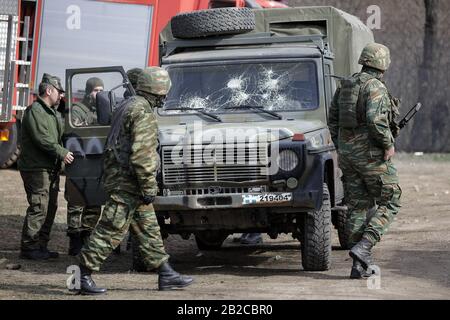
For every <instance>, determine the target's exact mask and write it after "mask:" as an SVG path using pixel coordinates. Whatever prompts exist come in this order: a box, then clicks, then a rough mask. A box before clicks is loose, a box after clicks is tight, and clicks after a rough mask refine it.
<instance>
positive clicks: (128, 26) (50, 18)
mask: <svg viewBox="0 0 450 320" xmlns="http://www.w3.org/2000/svg"><path fill="white" fill-rule="evenodd" d="M286 2H287V1H267V0H96V1H92V0H2V1H1V2H0V88H1V89H2V91H1V93H0V167H1V168H7V167H9V166H11V165H12V164H14V162H15V161H16V159H17V157H18V155H19V151H20V146H19V140H20V139H19V135H20V119H21V117H22V113H23V110H25V108H26V107H27V105H29V104H30V103H31V102H32V101H33V99H34V95H35V93H36V92H37V86H38V85H39V82H40V79H41V78H42V75H43V73H44V72H45V73H50V74H52V75H56V76H59V77H60V78H61V79H64V74H65V70H66V69H70V68H85V67H101V66H111V65H121V66H123V67H124V68H125V69H128V68H132V67H145V66H150V65H157V64H158V62H159V53H158V35H159V32H160V31H161V30H162V28H163V27H164V26H165V25H166V24H167V23H168V22H169V20H170V19H171V18H172V17H173V16H174V15H176V14H178V13H180V12H188V11H194V10H201V9H207V8H217V7H251V8H281V7H286V6H287V5H286Z"/></svg>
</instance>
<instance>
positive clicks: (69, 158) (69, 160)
mask: <svg viewBox="0 0 450 320" xmlns="http://www.w3.org/2000/svg"><path fill="white" fill-rule="evenodd" d="M73 160H74V157H73V153H72V152H70V151H69V152H68V153H67V154H66V156H65V157H64V163H65V164H71V163H72V162H73Z"/></svg>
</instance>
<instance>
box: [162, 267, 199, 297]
mask: <svg viewBox="0 0 450 320" xmlns="http://www.w3.org/2000/svg"><path fill="white" fill-rule="evenodd" d="M158 275H159V277H158V289H159V290H161V291H163V290H170V289H175V288H183V287H187V286H188V285H190V284H191V283H192V282H193V281H194V279H192V278H191V277H188V276H183V275H181V274H179V273H178V272H176V271H175V270H173V269H172V267H171V266H170V264H169V263H168V262H164V263H163V264H162V265H161V266H159V268H158Z"/></svg>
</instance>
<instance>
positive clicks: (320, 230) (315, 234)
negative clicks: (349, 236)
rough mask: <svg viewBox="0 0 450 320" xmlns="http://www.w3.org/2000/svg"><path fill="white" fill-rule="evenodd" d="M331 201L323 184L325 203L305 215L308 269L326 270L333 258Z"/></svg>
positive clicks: (304, 262)
mask: <svg viewBox="0 0 450 320" xmlns="http://www.w3.org/2000/svg"><path fill="white" fill-rule="evenodd" d="M331 225H332V223H331V202H330V193H329V191H328V186H327V185H326V184H324V185H323V203H322V208H321V209H320V210H318V211H314V212H308V213H307V214H306V215H305V216H304V221H303V232H302V237H301V239H302V241H301V250H302V265H303V268H304V269H305V270H306V271H326V270H328V269H329V268H330V262H331V261H330V258H331Z"/></svg>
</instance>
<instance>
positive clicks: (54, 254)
mask: <svg viewBox="0 0 450 320" xmlns="http://www.w3.org/2000/svg"><path fill="white" fill-rule="evenodd" d="M41 251H42V252H43V253H44V254H48V257H49V258H50V259H58V258H59V253H58V252H56V251H50V250H48V248H47V247H41Z"/></svg>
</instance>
